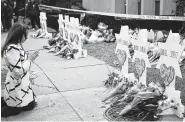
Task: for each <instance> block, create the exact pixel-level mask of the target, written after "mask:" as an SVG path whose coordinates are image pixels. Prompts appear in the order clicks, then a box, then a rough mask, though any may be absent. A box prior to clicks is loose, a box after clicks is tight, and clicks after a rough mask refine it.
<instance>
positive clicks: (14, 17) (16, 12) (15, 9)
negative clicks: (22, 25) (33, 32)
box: [13, 1, 19, 23]
mask: <svg viewBox="0 0 185 122" xmlns="http://www.w3.org/2000/svg"><path fill="white" fill-rule="evenodd" d="M18 18H19V15H18V7H17V3H16V1H14V6H13V20H14V23H16V22H18Z"/></svg>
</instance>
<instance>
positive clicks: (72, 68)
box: [62, 64, 106, 69]
mask: <svg viewBox="0 0 185 122" xmlns="http://www.w3.org/2000/svg"><path fill="white" fill-rule="evenodd" d="M101 65H106V64H93V65H85V66H76V67H67V68H62V69H75V68H82V67H92V66H101Z"/></svg>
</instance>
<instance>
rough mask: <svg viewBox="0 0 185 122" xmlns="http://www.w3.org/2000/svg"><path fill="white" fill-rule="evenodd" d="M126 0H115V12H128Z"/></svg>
mask: <svg viewBox="0 0 185 122" xmlns="http://www.w3.org/2000/svg"><path fill="white" fill-rule="evenodd" d="M125 4H126V0H115V9H116V10H115V12H116V13H120V14H126V6H125Z"/></svg>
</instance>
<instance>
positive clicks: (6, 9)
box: [1, 1, 13, 32]
mask: <svg viewBox="0 0 185 122" xmlns="http://www.w3.org/2000/svg"><path fill="white" fill-rule="evenodd" d="M1 16H3V20H2V21H3V31H4V32H6V31H8V30H9V29H10V27H11V25H12V16H13V10H12V7H11V6H10V4H9V3H8V2H7V1H3V7H2V15H1Z"/></svg>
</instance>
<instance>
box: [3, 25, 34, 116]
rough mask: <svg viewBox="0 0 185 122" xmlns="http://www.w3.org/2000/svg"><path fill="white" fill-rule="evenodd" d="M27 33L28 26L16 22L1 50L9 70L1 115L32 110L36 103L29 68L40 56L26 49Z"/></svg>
mask: <svg viewBox="0 0 185 122" xmlns="http://www.w3.org/2000/svg"><path fill="white" fill-rule="evenodd" d="M27 35H28V31H27V28H26V27H25V26H24V25H23V24H20V23H15V24H14V25H13V26H12V27H11V29H10V31H9V33H8V36H7V39H6V42H5V44H4V45H3V47H2V50H1V56H2V58H4V59H5V62H6V66H7V67H8V71H9V72H8V74H7V77H6V81H5V89H4V95H3V98H1V117H8V116H11V115H17V114H19V113H20V112H21V111H26V110H32V109H33V108H34V107H35V105H36V104H35V95H34V93H33V90H32V86H31V82H30V80H29V73H28V70H29V69H30V66H31V62H33V61H34V60H35V59H36V58H37V57H38V52H35V53H34V54H33V55H28V54H27V53H26V52H25V51H24V49H23V47H22V43H24V42H25V41H26V39H27Z"/></svg>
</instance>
